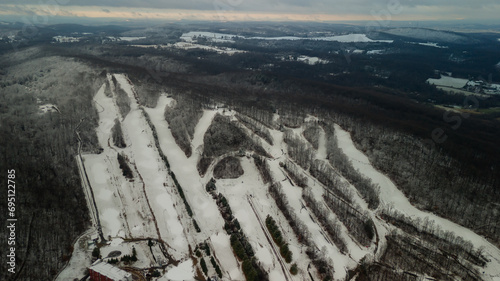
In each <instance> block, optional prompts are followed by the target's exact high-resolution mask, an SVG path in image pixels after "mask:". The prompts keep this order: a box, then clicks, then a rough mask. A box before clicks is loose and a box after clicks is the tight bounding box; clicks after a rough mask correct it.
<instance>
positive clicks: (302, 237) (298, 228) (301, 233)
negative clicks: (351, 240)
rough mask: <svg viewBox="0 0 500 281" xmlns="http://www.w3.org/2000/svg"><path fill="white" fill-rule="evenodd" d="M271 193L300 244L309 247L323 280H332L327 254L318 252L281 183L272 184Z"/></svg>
mask: <svg viewBox="0 0 500 281" xmlns="http://www.w3.org/2000/svg"><path fill="white" fill-rule="evenodd" d="M269 193H270V194H271V196H272V197H273V199H274V201H275V202H276V205H277V206H278V208H279V209H280V211H281V212H282V213H283V215H284V216H285V218H286V219H287V221H288V223H289V224H290V227H291V228H292V230H293V232H294V233H295V236H297V239H298V240H299V242H300V243H302V244H303V245H305V246H306V247H307V249H306V254H307V256H308V257H309V258H310V259H311V262H312V263H313V264H314V266H315V267H316V269H317V270H318V273H319V274H320V275H321V277H322V279H323V280H331V278H332V275H333V272H331V270H332V267H331V262H329V261H328V257H327V256H326V252H325V251H323V250H321V251H318V250H317V248H316V245H315V244H314V241H313V238H312V235H311V232H310V231H309V230H308V229H307V226H306V225H305V224H304V223H303V222H302V221H300V220H299V219H298V218H297V215H296V214H295V212H294V210H293V208H292V207H291V206H290V204H289V202H288V199H287V197H286V194H285V193H284V191H283V187H282V186H281V183H279V182H276V183H273V184H271V185H270V186H269Z"/></svg>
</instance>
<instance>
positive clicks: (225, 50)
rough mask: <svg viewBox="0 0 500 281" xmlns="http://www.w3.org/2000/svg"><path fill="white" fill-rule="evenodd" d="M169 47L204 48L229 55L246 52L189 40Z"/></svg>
mask: <svg viewBox="0 0 500 281" xmlns="http://www.w3.org/2000/svg"><path fill="white" fill-rule="evenodd" d="M168 47H174V48H178V49H184V50H189V49H202V50H207V51H212V52H217V53H219V54H229V55H233V54H237V53H245V52H246V51H241V50H237V49H234V48H227V47H217V46H206V45H201V44H194V43H189V42H177V43H175V44H171V45H168Z"/></svg>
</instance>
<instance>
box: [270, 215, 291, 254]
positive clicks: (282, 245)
mask: <svg viewBox="0 0 500 281" xmlns="http://www.w3.org/2000/svg"><path fill="white" fill-rule="evenodd" d="M266 228H267V230H268V231H269V233H271V236H272V238H273V241H274V243H276V245H278V248H279V249H280V254H281V256H282V257H283V258H284V259H285V261H286V262H287V263H291V262H292V258H293V253H292V252H291V251H290V249H289V248H288V243H286V242H285V241H283V235H282V234H281V230H280V229H279V227H278V225H277V224H276V221H275V220H274V219H273V218H272V217H271V216H270V215H267V217H266Z"/></svg>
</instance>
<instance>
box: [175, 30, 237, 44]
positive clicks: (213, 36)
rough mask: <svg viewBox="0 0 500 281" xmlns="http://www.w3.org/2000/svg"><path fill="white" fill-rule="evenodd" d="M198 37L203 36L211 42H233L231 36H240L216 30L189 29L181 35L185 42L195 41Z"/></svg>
mask: <svg viewBox="0 0 500 281" xmlns="http://www.w3.org/2000/svg"><path fill="white" fill-rule="evenodd" d="M198 37H202V38H205V39H207V40H209V41H212V42H218V43H221V42H229V43H233V42H234V40H233V38H239V37H241V36H237V35H234V34H225V33H217V32H205V31H190V32H187V33H184V34H182V35H181V38H180V39H181V40H184V41H186V42H195V41H196V39H197V38H198Z"/></svg>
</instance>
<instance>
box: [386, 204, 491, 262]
mask: <svg viewBox="0 0 500 281" xmlns="http://www.w3.org/2000/svg"><path fill="white" fill-rule="evenodd" d="M381 217H382V218H383V219H384V220H386V221H388V222H389V223H391V224H393V225H395V226H397V227H398V228H399V229H402V230H404V231H405V232H406V233H409V234H411V235H415V236H417V237H419V238H420V239H423V240H425V241H427V242H428V243H431V244H432V245H434V246H436V247H438V248H439V249H440V251H442V252H446V253H448V254H450V255H454V256H456V257H459V258H460V259H464V260H467V261H468V262H470V263H472V264H475V265H477V266H481V267H482V266H485V265H486V262H487V259H486V258H485V257H484V256H483V254H482V251H483V250H484V249H481V248H478V249H474V245H473V244H472V243H471V242H470V241H467V240H464V238H462V237H461V236H457V235H456V234H455V233H453V232H451V231H443V230H441V229H440V226H439V225H436V223H435V222H434V221H432V220H429V219H428V217H426V218H424V219H423V220H422V219H420V218H416V219H411V218H410V217H409V216H407V215H404V214H402V213H401V212H399V211H397V210H394V209H384V210H383V212H382V214H381Z"/></svg>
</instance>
